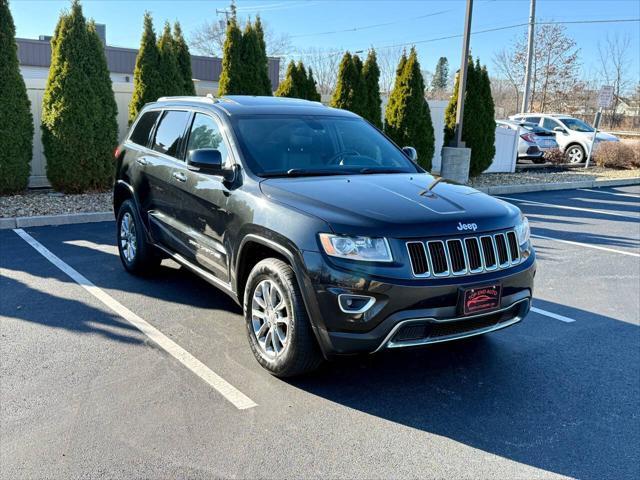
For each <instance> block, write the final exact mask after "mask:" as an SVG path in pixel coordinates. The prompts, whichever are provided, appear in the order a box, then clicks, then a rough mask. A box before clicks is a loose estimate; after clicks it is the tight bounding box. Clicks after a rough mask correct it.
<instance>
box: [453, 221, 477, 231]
mask: <svg viewBox="0 0 640 480" xmlns="http://www.w3.org/2000/svg"><path fill="white" fill-rule="evenodd" d="M477 229H478V225H476V224H475V223H462V222H458V230H459V231H461V232H463V231H465V230H473V231H474V232H475V231H476V230H477Z"/></svg>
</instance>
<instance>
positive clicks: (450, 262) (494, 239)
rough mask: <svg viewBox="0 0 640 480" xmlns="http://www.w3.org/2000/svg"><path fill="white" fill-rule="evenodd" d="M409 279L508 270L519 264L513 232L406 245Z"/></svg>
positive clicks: (519, 258) (518, 248)
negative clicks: (410, 275) (412, 277)
mask: <svg viewBox="0 0 640 480" xmlns="http://www.w3.org/2000/svg"><path fill="white" fill-rule="evenodd" d="M407 251H408V252H409V259H410V260H411V268H412V271H413V275H414V276H416V277H430V276H434V277H449V276H452V275H456V276H459V275H471V274H476V273H482V272H491V271H494V270H497V269H504V268H509V267H511V266H513V265H517V264H518V263H520V260H521V257H520V247H519V245H518V239H517V237H516V234H515V232H514V231H513V230H511V231H508V232H504V233H496V234H494V235H482V236H479V237H466V238H451V239H447V240H429V241H425V242H422V241H411V242H407Z"/></svg>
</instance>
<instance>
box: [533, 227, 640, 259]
mask: <svg viewBox="0 0 640 480" xmlns="http://www.w3.org/2000/svg"><path fill="white" fill-rule="evenodd" d="M534 228H535V227H534ZM531 236H532V237H533V238H543V239H545V240H553V241H554V242H561V243H567V244H569V245H575V246H577V247H586V248H595V249H596V250H604V251H605V252H611V253H619V254H620V255H629V256H630V257H640V253H633V252H625V251H624V250H616V249H614V248H608V247H601V246H600V245H591V244H589V243H582V242H574V241H573V240H563V239H562V238H555V237H547V236H545V235H538V234H537V233H532V234H531Z"/></svg>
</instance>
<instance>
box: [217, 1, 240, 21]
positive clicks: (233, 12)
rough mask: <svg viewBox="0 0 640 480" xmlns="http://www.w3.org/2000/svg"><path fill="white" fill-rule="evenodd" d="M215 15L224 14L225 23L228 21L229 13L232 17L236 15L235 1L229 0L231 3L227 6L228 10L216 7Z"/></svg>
mask: <svg viewBox="0 0 640 480" xmlns="http://www.w3.org/2000/svg"><path fill="white" fill-rule="evenodd" d="M216 15H224V18H225V20H226V23H229V15H231V17H232V18H235V16H236V1H235V0H231V5H230V6H229V10H227V9H226V8H223V9H220V8H216Z"/></svg>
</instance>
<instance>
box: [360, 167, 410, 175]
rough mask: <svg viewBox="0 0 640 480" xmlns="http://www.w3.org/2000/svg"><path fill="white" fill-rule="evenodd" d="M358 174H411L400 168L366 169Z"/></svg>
mask: <svg viewBox="0 0 640 480" xmlns="http://www.w3.org/2000/svg"><path fill="white" fill-rule="evenodd" d="M358 173H362V174H364V175H367V174H370V173H409V172H406V171H404V170H401V169H398V168H374V167H365V168H361V169H360V170H358Z"/></svg>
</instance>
